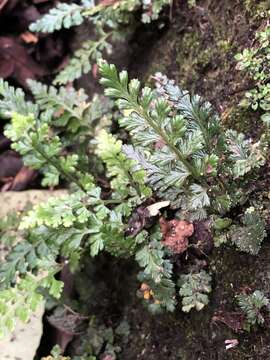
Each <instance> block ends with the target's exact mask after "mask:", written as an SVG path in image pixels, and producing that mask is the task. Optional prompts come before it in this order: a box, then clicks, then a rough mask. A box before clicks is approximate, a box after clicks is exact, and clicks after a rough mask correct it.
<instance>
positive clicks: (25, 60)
mask: <svg viewBox="0 0 270 360" xmlns="http://www.w3.org/2000/svg"><path fill="white" fill-rule="evenodd" d="M6 63H8V64H9V66H7V65H6ZM43 75H45V70H44V68H43V67H41V66H40V65H38V64H37V63H36V62H35V61H34V60H33V59H32V58H31V56H30V55H29V54H28V52H27V49H26V48H25V47H23V46H22V45H20V44H19V42H18V41H17V40H16V39H15V38H13V37H11V36H1V37H0V77H3V78H6V77H7V76H10V77H13V78H14V79H16V80H17V81H18V82H19V83H20V85H22V86H24V87H27V83H26V80H27V79H37V78H39V77H41V76H43Z"/></svg>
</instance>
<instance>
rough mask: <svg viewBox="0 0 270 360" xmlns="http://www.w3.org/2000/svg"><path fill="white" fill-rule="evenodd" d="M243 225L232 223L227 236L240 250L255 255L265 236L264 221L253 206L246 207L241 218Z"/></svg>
mask: <svg viewBox="0 0 270 360" xmlns="http://www.w3.org/2000/svg"><path fill="white" fill-rule="evenodd" d="M242 223H243V226H237V225H233V226H232V227H231V229H230V232H229V238H230V239H231V241H232V243H233V244H235V245H236V246H237V248H238V249H239V250H240V251H244V252H247V253H249V254H251V255H257V254H258V253H259V251H260V248H261V243H262V241H263V239H264V238H265V237H266V231H265V221H264V220H263V219H262V218H261V216H260V214H259V213H258V212H256V211H255V209H254V208H252V207H251V208H248V209H247V210H246V212H245V214H244V216H243V219H242Z"/></svg>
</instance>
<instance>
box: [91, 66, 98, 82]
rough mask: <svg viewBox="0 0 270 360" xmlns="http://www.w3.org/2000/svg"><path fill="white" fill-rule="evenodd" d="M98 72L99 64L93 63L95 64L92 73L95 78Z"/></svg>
mask: <svg viewBox="0 0 270 360" xmlns="http://www.w3.org/2000/svg"><path fill="white" fill-rule="evenodd" d="M97 74H98V66H97V64H93V66H92V75H93V78H94V79H96V78H97Z"/></svg>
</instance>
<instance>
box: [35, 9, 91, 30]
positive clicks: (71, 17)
mask: <svg viewBox="0 0 270 360" xmlns="http://www.w3.org/2000/svg"><path fill="white" fill-rule="evenodd" d="M83 10H84V6H79V5H77V4H66V3H59V4H57V5H56V7H55V8H52V9H51V10H50V11H49V13H48V14H46V15H44V16H43V17H42V18H41V19H39V20H37V21H36V22H35V23H32V24H31V25H30V28H29V29H30V30H31V31H34V32H44V33H52V32H54V31H56V30H60V29H62V28H65V29H69V28H70V27H72V26H78V25H81V24H82V23H83V20H84V18H83V14H82V11H83Z"/></svg>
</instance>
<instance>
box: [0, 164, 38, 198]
mask: <svg viewBox="0 0 270 360" xmlns="http://www.w3.org/2000/svg"><path fill="white" fill-rule="evenodd" d="M36 176H37V171H36V170H33V169H30V168H28V167H26V166H23V167H22V168H21V169H20V171H19V172H18V173H17V174H16V176H15V177H14V178H13V179H12V180H11V181H9V182H7V183H6V184H5V185H4V186H3V187H2V188H1V192H4V191H21V190H25V189H26V188H27V187H28V185H29V184H30V183H31V182H32V181H33V180H34V179H35V178H36Z"/></svg>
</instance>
